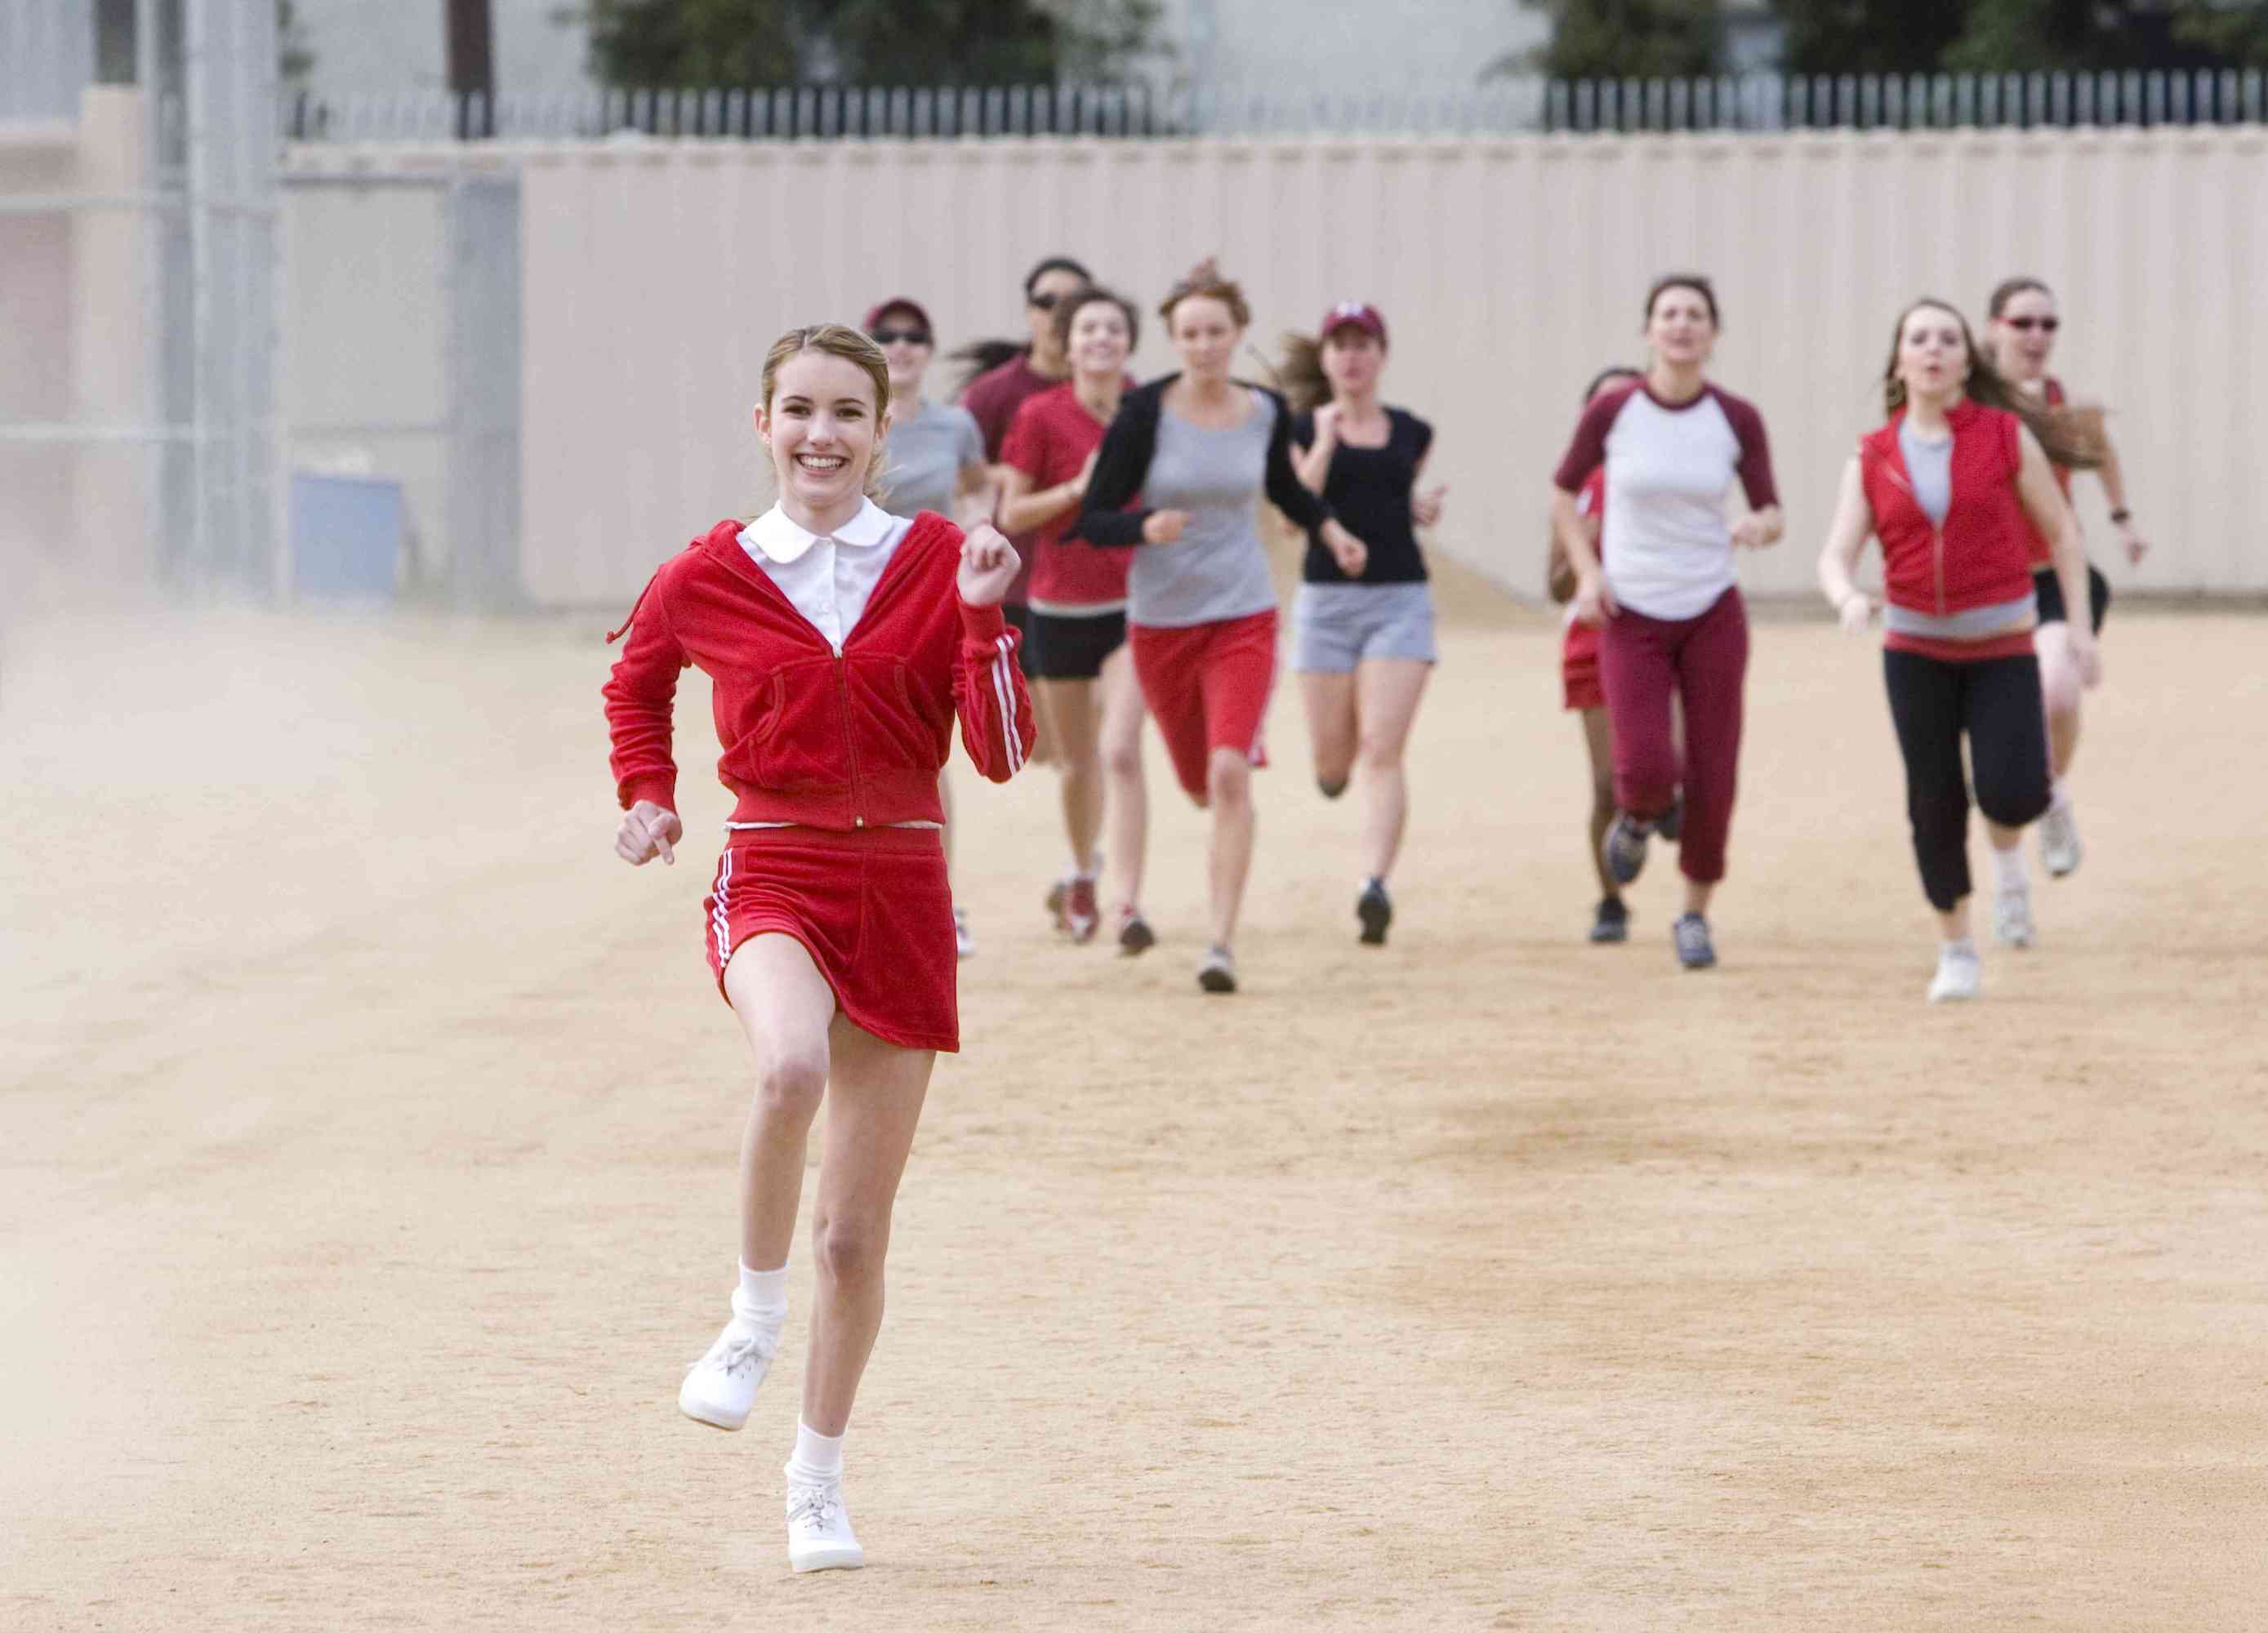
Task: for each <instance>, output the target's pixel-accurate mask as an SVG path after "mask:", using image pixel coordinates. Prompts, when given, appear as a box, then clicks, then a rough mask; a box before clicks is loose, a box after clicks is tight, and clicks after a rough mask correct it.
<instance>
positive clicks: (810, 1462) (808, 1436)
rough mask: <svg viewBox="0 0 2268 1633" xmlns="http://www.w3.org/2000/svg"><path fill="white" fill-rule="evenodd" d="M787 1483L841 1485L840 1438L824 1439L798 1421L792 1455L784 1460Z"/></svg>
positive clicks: (817, 1432) (830, 1436)
mask: <svg viewBox="0 0 2268 1633" xmlns="http://www.w3.org/2000/svg"><path fill="white" fill-rule="evenodd" d="M787 1480H788V1483H789V1484H790V1485H796V1486H832V1485H840V1484H842V1483H843V1437H842V1436H841V1435H823V1434H821V1433H820V1432H819V1431H817V1430H815V1429H814V1428H813V1427H812V1426H811V1425H810V1424H809V1423H804V1422H803V1421H801V1420H800V1419H798V1420H797V1423H796V1425H795V1455H794V1456H793V1457H791V1458H790V1459H788V1460H787Z"/></svg>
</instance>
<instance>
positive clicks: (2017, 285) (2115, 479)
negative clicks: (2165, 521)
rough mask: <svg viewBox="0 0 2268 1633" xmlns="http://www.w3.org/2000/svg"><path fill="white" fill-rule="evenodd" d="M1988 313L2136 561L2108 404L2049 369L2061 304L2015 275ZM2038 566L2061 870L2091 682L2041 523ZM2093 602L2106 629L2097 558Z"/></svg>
mask: <svg viewBox="0 0 2268 1633" xmlns="http://www.w3.org/2000/svg"><path fill="white" fill-rule="evenodd" d="M1985 316H1986V319H1987V322H1986V324H1985V350H1986V352H1987V353H1988V354H1989V355H1990V356H1991V357H1992V365H1993V367H1994V368H1995V369H1997V370H1998V371H1999V373H2000V374H2001V376H2002V377H2003V378H2005V379H2007V380H2008V381H2009V383H2010V384H2012V385H2014V386H2017V387H2018V388H2019V389H2021V391H2023V392H2024V393H2025V394H2027V395H2028V396H2029V398H2030V399H2031V400H2032V401H2034V402H2035V403H2036V404H2038V405H2039V406H2040V407H2041V408H2043V409H2045V410H2046V411H2047V412H2048V414H2049V416H2050V417H2051V419H2054V420H2058V421H2060V422H2061V423H2064V424H2066V425H2067V426H2068V427H2069V429H2070V433H2071V436H2072V439H2073V443H2074V444H2075V445H2080V446H2083V447H2085V448H2086V449H2087V451H2088V452H2089V453H2090V454H2091V455H2093V456H2094V458H2095V460H2097V461H2099V462H2098V463H2097V464H2096V465H2095V467H2093V468H2094V469H2095V474H2097V475H2099V476H2100V477H2102V492H2103V496H2104V497H2106V498H2108V499H2109V500H2110V520H2111V524H2112V526H2116V527H2117V529H2118V539H2119V542H2120V543H2121V544H2122V545H2123V546H2124V548H2125V551H2126V559H2127V560H2128V561H2129V562H2139V561H2140V560H2141V559H2142V558H2143V556H2145V555H2147V554H2149V549H2150V547H2149V545H2148V544H2147V543H2146V542H2145V541H2143V538H2142V535H2141V534H2140V533H2137V532H2136V531H2135V528H2134V514H2133V512H2132V511H2131V510H2129V509H2128V508H2127V505H2126V478H2125V474H2124V472H2123V471H2122V470H2121V469H2120V468H2119V465H2118V453H2117V450H2116V449H2114V448H2113V447H2112V446H2111V445H2110V437H2109V436H2108V435H2107V434H2105V432H2104V430H2103V428H2102V409H2101V408H2080V407H2077V406H2075V405H2073V403H2072V401H2071V399H2070V397H2069V395H2068V394H2066V392H2065V390H2064V387H2063V382H2062V381H2061V380H2059V379H2056V377H2055V376H2054V375H2052V374H2051V373H2049V372H2048V359H2049V357H2051V354H2052V353H2053V352H2054V350H2055V342H2056V333H2057V331H2058V329H2060V328H2061V327H2063V320H2062V319H2061V318H2060V317H2058V315H2057V313H2056V298H2055V296H2054V294H2053V293H2052V292H2051V291H2050V290H2049V289H2048V286H2047V285H2046V284H2044V283H2041V282H2040V281H2039V280H2038V279H2037V278H2030V277H2015V278H2010V279H2008V280H2007V282H2005V283H2002V284H2001V285H2000V286H1999V288H1998V289H1996V290H1994V291H1992V302H1991V305H1989V306H1988V307H1987V308H1986V312H1985ZM2072 469H2073V467H2070V466H2068V465H2063V464H2058V465H2057V466H2056V467H2055V475H2056V482H2057V483H2058V485H2059V486H2060V487H2061V488H2062V489H2063V493H2064V497H2065V500H2066V503H2068V501H2069V500H2070V497H2071V476H2072ZM2032 573H2033V578H2034V582H2035V583H2036V585H2037V587H2038V591H2039V599H2040V629H2039V636H2038V639H2037V642H2036V644H2037V646H2038V649H2039V659H2040V687H2041V690H2042V691H2043V693H2044V694H2045V695H2046V702H2047V711H2048V757H2049V762H2050V764H2051V767H2052V768H2053V770H2054V775H2055V781H2054V792H2053V798H2052V802H2051V804H2050V805H2049V806H2048V813H2047V815H2046V816H2044V817H2043V818H2041V819H2040V861H2041V862H2042V864H2044V865H2045V867H2046V868H2047V871H2048V874H2049V876H2050V877H2051V878H2053V879H2061V878H2063V877H2065V876H2066V874H2069V873H2071V872H2073V871H2074V870H2076V869H2077V868H2078V866H2079V864H2080V858H2081V857H2082V856H2083V855H2084V854H2085V851H2084V850H2083V849H2082V847H2081V846H2080V842H2079V820H2078V817H2077V816H2076V815H2075V814H2074V813H2073V809H2072V802H2071V792H2070V790H2069V788H2068V787H2067V786H2066V783H2065V780H2064V779H2065V777H2066V776H2067V775H2068V774H2069V772H2070V770H2071V762H2072V757H2073V755H2074V754H2077V753H2078V751H2079V706H2080V693H2081V692H2082V691H2083V690H2084V689H2085V685H2084V684H2083V683H2082V682H2081V680H2080V673H2079V667H2078V666H2077V664H2075V663H2074V662H2073V658H2072V651H2071V637H2070V630H2071V622H2070V613H2069V611H2068V609H2067V608H2066V607H2065V605H2064V597H2063V592H2062V590H2061V588H2060V587H2059V585H2058V582H2057V579H2056V574H2055V564H2054V561H2053V559H2052V555H2051V550H2050V548H2049V542H2048V540H2047V538H2046V537H2045V536H2043V535H2042V534H2041V533H2038V532H2037V531H2036V530H2035V532H2034V533H2033V534H2032ZM2087 602H2088V624H2089V626H2090V628H2091V630H2092V632H2093V633H2095V634H2096V635H2100V634H2101V633H2102V619H2103V615H2104V614H2106V613H2107V612H2109V611H2110V580H2108V579H2106V578H2105V577H2103V576H2102V571H2101V570H2099V569H2098V568H2096V567H2095V565H2094V563H2088V569H2087Z"/></svg>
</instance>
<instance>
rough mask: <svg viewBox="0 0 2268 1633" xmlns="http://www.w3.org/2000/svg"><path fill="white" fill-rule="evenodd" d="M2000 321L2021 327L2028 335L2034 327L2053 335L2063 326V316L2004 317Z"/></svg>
mask: <svg viewBox="0 0 2268 1633" xmlns="http://www.w3.org/2000/svg"><path fill="white" fill-rule="evenodd" d="M2000 321H2001V322H2003V323H2005V324H2007V326H2008V327H2010V328H2012V329H2021V330H2022V331H2023V332H2024V333H2025V334H2027V335H2029V334H2030V333H2031V332H2032V331H2033V330H2034V329H2037V330H2038V331H2039V332H2040V333H2041V334H2043V335H2052V334H2054V333H2055V332H2056V331H2057V330H2058V329H2059V328H2061V327H2063V320H2062V319H2061V318H2003V319H2001V320H2000Z"/></svg>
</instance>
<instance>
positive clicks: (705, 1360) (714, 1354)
mask: <svg viewBox="0 0 2268 1633" xmlns="http://www.w3.org/2000/svg"><path fill="white" fill-rule="evenodd" d="M737 1302H738V1301H737V1300H735V1303H736V1305H737ZM779 1341H780V1335H779V1328H778V1327H777V1325H773V1324H771V1323H768V1322H759V1321H751V1320H746V1319H745V1318H743V1317H742V1316H741V1314H740V1313H739V1311H738V1309H737V1308H736V1309H735V1311H734V1313H733V1319H732V1320H729V1321H727V1322H726V1323H725V1330H724V1331H723V1332H721V1333H719V1334H718V1335H717V1342H715V1343H713V1344H711V1345H710V1346H709V1353H708V1354H706V1355H704V1356H703V1357H701V1358H700V1359H699V1360H697V1361H696V1362H695V1363H694V1364H693V1365H690V1366H689V1367H687V1368H686V1369H685V1381H684V1383H682V1384H681V1385H680V1386H678V1390H677V1409H678V1410H679V1411H681V1412H682V1413H684V1414H685V1415H686V1416H688V1417H689V1418H691V1419H692V1420H693V1421H694V1422H695V1423H707V1424H709V1425H710V1426H711V1427H712V1428H716V1429H738V1428H739V1427H740V1425H741V1424H742V1423H747V1421H748V1408H749V1407H750V1406H752V1405H754V1404H755V1399H756V1386H757V1385H758V1384H761V1383H762V1382H763V1381H764V1374H765V1373H766V1372H770V1370H771V1365H772V1357H774V1356H776V1355H777V1354H778V1353H779Z"/></svg>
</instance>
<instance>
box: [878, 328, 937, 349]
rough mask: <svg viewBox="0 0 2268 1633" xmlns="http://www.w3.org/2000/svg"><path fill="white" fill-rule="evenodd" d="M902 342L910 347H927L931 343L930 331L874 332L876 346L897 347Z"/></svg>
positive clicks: (893, 330) (883, 330) (888, 330)
mask: <svg viewBox="0 0 2268 1633" xmlns="http://www.w3.org/2000/svg"><path fill="white" fill-rule="evenodd" d="M900 341H904V342H907V343H908V344H909V345H914V346H926V345H928V344H929V343H930V338H929V331H928V330H927V329H876V330H875V331H874V344H876V345H877V346H895V345H896V344H897V343H898V342H900Z"/></svg>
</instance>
